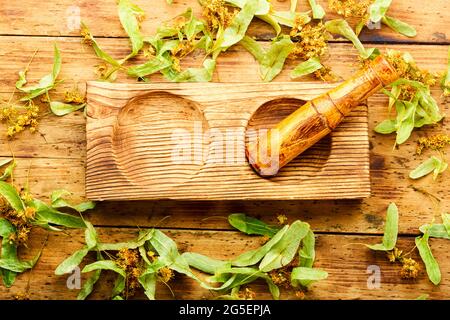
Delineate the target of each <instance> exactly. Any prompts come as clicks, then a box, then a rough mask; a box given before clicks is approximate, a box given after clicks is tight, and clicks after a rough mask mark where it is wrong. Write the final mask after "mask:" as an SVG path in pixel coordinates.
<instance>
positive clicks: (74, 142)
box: [0, 0, 450, 299]
mask: <svg viewBox="0 0 450 320" xmlns="http://www.w3.org/2000/svg"><path fill="white" fill-rule="evenodd" d="M136 2H137V3H138V4H139V5H140V6H142V7H143V8H144V9H145V10H146V11H147V14H148V15H147V19H146V20H145V22H144V24H143V30H144V33H145V34H146V35H149V34H152V33H153V32H154V30H155V28H156V26H157V25H158V23H159V22H160V21H162V20H165V19H167V18H170V17H172V16H174V15H175V14H177V13H179V12H181V11H183V10H185V9H186V7H187V6H191V7H193V8H198V7H197V1H196V0H180V1H178V0H175V1H174V5H173V6H167V5H166V4H165V0H152V1H147V0H136ZM273 3H274V5H275V6H276V7H277V8H285V9H286V8H287V7H288V6H289V2H288V1H276V0H275V1H273ZM319 3H321V4H322V5H324V7H325V9H326V10H327V11H328V8H327V5H326V0H319ZM155 4H158V5H155ZM73 5H75V6H78V7H79V8H80V11H81V18H82V19H83V21H85V22H86V23H87V24H88V25H89V26H90V27H91V29H92V31H93V33H94V35H95V36H97V37H98V41H99V43H100V44H101V46H102V47H103V48H104V49H105V50H106V51H107V52H109V53H111V55H112V56H114V57H116V58H122V57H124V56H125V55H127V54H128V53H129V51H130V47H129V41H128V39H122V38H119V37H124V36H125V35H124V32H123V30H122V29H121V27H120V23H119V20H118V18H117V14H116V8H115V2H114V1H93V0H70V1H69V0H60V1H48V2H42V1H37V0H24V1H17V0H11V1H1V2H0V17H1V19H0V71H1V72H2V77H1V78H0V101H3V100H8V99H9V97H10V93H11V92H12V88H13V87H14V83H15V82H16V80H17V72H18V71H19V70H22V69H23V68H24V67H25V66H26V65H27V63H28V61H29V59H30V57H31V56H32V55H33V53H34V51H35V50H36V49H39V52H38V54H37V56H36V57H35V59H34V61H33V63H32V65H31V67H30V72H29V77H28V78H29V80H30V81H36V80H37V79H39V78H40V77H42V76H43V75H45V74H47V73H48V72H49V71H50V69H51V63H52V57H53V46H52V43H53V42H54V41H57V42H58V44H59V46H60V48H61V49H62V58H63V68H62V73H61V78H62V79H64V80H65V81H64V83H62V84H61V85H60V86H59V87H58V89H57V90H55V91H54V92H52V93H51V96H52V98H55V99H58V98H60V97H61V96H62V95H63V93H64V91H65V90H68V89H71V88H72V87H73V86H74V85H75V84H76V83H78V85H79V87H80V89H82V90H84V82H85V81H87V80H94V79H96V75H95V73H94V70H95V69H94V66H95V65H96V64H99V63H100V61H99V59H97V58H96V57H95V56H94V54H93V52H92V51H91V49H90V48H87V47H85V46H82V45H81V44H80V40H79V38H76V37H74V36H77V35H78V33H79V31H78V30H77V29H76V28H75V29H73V30H70V29H69V28H68V24H67V22H69V21H70V18H71V11H70V10H69V11H68V9H69V8H70V6H73ZM307 8H308V6H307V4H306V0H301V1H299V9H300V10H301V11H304V10H306V9H307ZM195 10H196V12H198V10H197V9H195ZM389 14H390V15H392V16H394V17H396V18H399V19H402V20H404V21H406V22H408V23H409V24H411V25H413V26H415V27H416V28H417V31H418V35H417V37H415V38H411V39H410V38H405V37H403V36H401V35H398V34H396V33H394V32H393V31H391V30H389V29H388V28H383V29H382V30H373V31H370V32H369V31H367V30H365V31H364V32H363V34H362V35H361V38H362V39H363V41H367V42H371V43H374V42H375V43H377V45H376V46H377V47H379V48H380V49H384V48H386V47H388V48H394V49H399V50H402V51H409V52H410V53H411V54H412V55H413V56H414V58H415V59H416V60H417V61H418V64H419V65H420V66H422V67H425V68H427V69H430V70H431V71H443V70H444V69H445V67H446V57H447V49H448V47H447V46H446V45H438V44H448V43H449V39H448V30H449V27H448V22H449V21H450V20H449V15H450V10H449V2H448V1H446V0H435V1H432V2H427V3H426V4H424V3H423V2H418V1H417V0H411V1H404V0H401V1H400V0H399V1H394V2H393V5H392V8H391V10H390V12H389ZM334 17H335V16H333V15H328V16H327V18H329V19H331V18H334ZM249 31H250V34H251V35H252V36H255V37H257V38H258V39H260V40H264V42H262V43H261V44H262V45H263V46H266V45H267V44H268V42H267V40H269V39H270V38H271V37H273V32H272V30H270V27H268V26H267V25H266V24H264V23H261V22H256V23H253V24H252V25H251V27H250V30H249ZM2 35H3V36H2ZM8 35H9V36H8ZM27 35H29V36H27ZM64 35H68V36H70V37H64ZM46 36H49V37H46ZM55 36H57V38H56V37H55ZM104 37H114V38H104ZM336 40H337V41H338V42H340V41H343V39H342V38H337V39H336ZM383 42H390V43H393V44H392V45H384V44H382V43H383ZM400 42H407V43H409V44H399V43H400ZM396 43H397V44H396ZM420 43H427V45H421V44H420ZM367 46H368V47H369V46H370V45H367ZM373 46H375V45H373ZM202 58H203V57H201V56H198V55H196V54H194V55H192V56H190V57H188V58H187V59H186V60H185V62H184V64H183V67H191V66H199V65H200V61H201V59H202ZM357 61H358V55H357V52H356V51H355V50H354V48H353V47H352V46H351V45H349V44H347V43H332V44H331V46H330V55H329V57H327V61H325V62H326V64H327V65H330V66H332V67H333V69H334V71H335V72H336V73H337V74H338V75H340V76H342V77H343V78H346V77H348V76H350V75H351V74H352V73H353V72H354V71H355V69H356V68H357V67H358V63H357ZM141 62H142V58H138V59H136V60H133V61H131V62H130V63H132V64H134V63H141ZM295 64H296V62H295V61H288V63H287V66H286V69H285V70H284V71H283V72H282V73H281V74H280V75H279V76H278V77H277V79H276V81H288V80H289V72H290V71H291V70H292V68H293V67H294V66H295ZM258 69H259V68H258V66H257V63H256V62H255V61H254V59H253V57H252V56H251V55H250V54H248V53H247V52H245V50H243V49H242V48H241V47H239V46H236V47H233V48H232V49H231V50H229V52H227V53H225V54H223V55H221V56H220V58H219V61H218V67H217V71H216V73H215V75H214V81H221V82H242V81H246V82H258V81H260V77H259V74H258ZM151 80H152V81H161V80H162V78H161V77H158V76H156V77H152V79H151ZM305 80H306V81H308V80H312V79H311V78H310V77H305V78H303V79H300V81H305ZM118 82H127V83H133V82H135V80H134V79H131V78H128V77H127V76H126V75H124V74H123V73H122V74H119V77H118ZM433 94H434V96H435V98H436V99H437V100H438V102H439V104H440V106H441V107H442V109H443V110H444V111H445V112H446V113H448V103H446V102H445V101H444V100H443V99H442V97H441V91H440V90H439V89H437V88H435V89H434V90H433ZM369 104H370V106H371V108H370V110H369V130H370V131H369V132H370V158H371V163H370V168H371V170H370V172H371V184H372V195H371V197H370V198H367V199H364V200H362V201H359V200H326V201H271V200H267V201H172V200H164V201H135V202H103V203H100V204H99V205H98V206H97V208H96V209H95V210H94V212H92V213H91V214H88V215H87V217H88V218H89V220H90V221H92V222H93V223H94V224H95V225H97V226H109V227H106V228H100V233H101V235H102V238H103V239H104V240H105V241H115V240H126V239H130V238H132V237H134V236H135V230H136V229H135V228H136V227H138V226H140V227H145V226H159V227H162V226H164V227H166V228H169V229H170V228H180V229H183V230H178V231H171V232H170V235H171V236H173V237H174V238H175V239H176V241H177V242H178V244H179V247H180V249H182V250H185V249H186V248H189V246H191V247H190V248H192V250H193V251H197V252H201V253H205V254H209V255H211V256H213V257H217V258H222V257H223V258H227V257H232V256H234V255H235V254H237V253H239V252H240V250H242V251H243V250H246V249H248V248H250V247H245V246H246V245H249V246H252V247H253V246H256V245H257V243H256V242H257V240H255V239H254V238H248V237H243V236H242V235H239V234H236V233H231V232H225V231H223V230H225V229H229V228H230V227H229V225H228V223H227V222H226V219H225V218H226V216H227V215H228V214H230V213H231V212H244V213H247V214H251V215H253V216H256V217H260V218H263V219H264V220H266V221H269V222H275V221H276V218H275V214H277V213H284V214H286V215H287V217H288V219H289V221H291V222H292V221H293V220H295V219H301V220H304V221H307V222H309V223H310V224H311V225H312V227H313V229H314V230H315V231H323V232H327V233H335V234H332V235H319V236H318V258H319V261H318V263H317V265H319V266H321V267H324V268H326V269H327V271H329V272H330V278H329V280H327V282H320V283H318V284H317V285H315V286H314V287H313V290H312V291H311V292H310V293H309V294H308V298H317V299H331V298H335V299H368V298H374V299H386V298H394V299H397V298H404V299H414V298H416V297H417V296H419V295H420V294H424V293H429V294H430V298H431V299H449V292H450V290H449V283H448V279H449V278H450V276H449V266H448V261H449V259H448V252H449V251H448V241H445V240H437V241H436V240H432V241H431V243H432V248H433V252H434V254H435V256H436V258H437V259H438V261H439V263H440V265H441V269H442V270H441V271H442V273H443V282H442V284H441V286H439V287H435V286H433V285H431V283H430V282H429V281H428V280H427V279H426V276H425V274H423V273H422V274H421V276H420V279H419V280H418V282H408V281H405V280H400V279H399V278H398V266H392V265H391V264H389V263H388V262H387V261H386V260H385V258H384V256H383V255H378V254H374V253H372V252H370V251H368V250H367V249H365V248H363V247H361V246H354V245H350V243H355V242H364V243H376V242H379V241H380V239H379V238H378V237H371V236H369V237H367V236H349V235H345V233H348V232H350V233H368V234H381V233H382V232H383V228H384V223H383V222H384V218H385V213H386V207H387V205H388V203H389V202H391V201H394V202H396V203H397V205H398V206H399V209H400V226H399V230H400V233H401V234H417V233H418V230H417V228H418V226H420V225H422V224H424V223H428V222H430V221H431V220H432V219H433V218H436V219H439V212H437V211H435V208H434V207H433V203H432V202H431V201H430V199H428V197H427V196H424V195H422V194H420V193H417V192H415V191H414V190H413V189H412V186H417V187H421V188H424V189H426V190H427V191H428V192H430V193H432V194H434V195H436V196H438V197H439V198H440V199H441V201H440V208H439V210H442V211H447V212H450V201H448V199H450V193H449V192H450V190H449V188H448V186H447V183H446V180H448V179H447V178H448V172H446V173H445V174H444V176H443V177H442V178H441V179H439V180H438V181H437V182H432V180H431V178H425V179H422V180H420V181H411V180H409V179H408V178H407V175H408V173H409V171H410V170H411V169H412V168H414V167H415V166H417V165H418V164H419V163H420V162H421V161H423V160H424V159H425V158H426V157H428V156H429V155H430V154H426V155H423V156H417V155H415V154H414V149H415V141H416V140H417V138H418V137H421V136H428V135H431V134H434V133H438V132H447V133H449V132H450V127H449V122H448V121H447V120H444V122H443V123H442V125H438V126H434V127H424V128H422V129H420V130H415V132H414V133H413V135H412V137H411V139H410V141H408V142H407V143H406V144H404V145H402V146H401V147H400V148H398V149H396V150H393V143H394V138H393V136H392V135H388V136H382V135H377V134H375V133H373V131H372V129H373V128H374V126H375V125H376V124H377V123H379V122H380V121H381V120H383V119H385V118H386V117H387V108H386V105H387V98H386V97H385V96H383V95H381V94H378V95H375V96H373V97H372V98H371V99H369ZM43 113H44V115H43V116H42V118H41V124H40V126H39V132H38V133H37V134H34V135H32V134H29V133H27V132H25V133H23V134H21V135H20V136H18V137H17V138H15V139H13V140H12V141H8V140H6V139H3V137H2V136H0V156H3V157H5V156H10V155H11V150H12V151H13V152H14V153H15V155H16V156H17V157H18V164H19V166H18V168H17V170H16V174H15V179H16V180H15V181H16V182H17V183H19V184H23V183H25V182H26V181H30V187H31V190H32V192H33V194H34V195H35V196H37V197H40V198H46V197H48V196H49V194H50V193H51V191H52V190H54V189H57V188H66V189H68V190H70V191H72V192H74V200H75V199H81V198H83V197H84V193H85V190H84V176H85V169H84V166H85V152H86V141H85V118H84V117H83V115H82V113H80V112H77V113H74V114H71V115H68V116H66V117H63V118H58V117H55V116H53V115H51V114H49V113H46V112H45V111H44V112H43ZM3 132H4V126H3V125H2V124H0V134H1V133H3ZM28 170H30V172H29V174H28ZM165 217H168V218H165ZM163 218H165V219H163ZM111 226H117V227H119V228H112V227H111ZM124 226H129V227H133V229H126V228H124ZM190 229H192V230H190ZM199 229H200V230H199ZM207 229H210V230H220V231H206V230H207ZM43 240H44V233H38V234H37V235H33V236H32V242H31V243H30V251H28V255H27V256H28V257H31V256H32V255H33V254H34V253H36V252H37V251H38V250H39V249H40V248H41V244H42V241H43ZM81 240H82V233H81V232H78V233H74V234H71V237H66V236H65V235H63V234H52V235H51V236H50V238H49V242H48V244H47V247H46V248H45V249H44V253H43V258H42V259H41V261H40V262H39V263H38V265H37V266H36V269H34V271H33V272H32V273H31V274H30V273H25V274H24V275H22V276H20V277H19V279H18V282H17V284H16V285H15V286H14V287H13V288H11V289H8V290H6V289H4V287H1V286H0V297H1V298H5V299H6V298H8V299H9V298H11V297H12V296H13V295H14V294H15V293H18V292H21V291H22V292H23V291H24V289H25V287H26V285H27V282H28V279H30V284H31V288H30V290H31V293H32V297H34V298H36V299H57V298H64V299H73V298H75V297H76V294H77V292H76V291H70V290H68V289H67V287H66V280H67V279H66V278H65V277H55V276H53V271H54V268H55V267H56V266H57V265H58V263H60V261H62V260H63V259H64V258H66V257H67V256H69V255H70V254H71V253H72V252H73V251H74V250H76V249H78V248H80V247H81V245H82V244H81ZM399 245H400V246H401V248H402V249H407V250H408V249H409V248H412V247H413V239H412V238H410V237H402V238H400V240H399ZM368 264H375V265H380V266H381V268H382V276H383V278H382V286H381V288H380V289H374V290H368V289H367V274H366V268H367V265H368ZM112 285H113V284H112V279H111V278H109V277H106V279H103V280H102V282H101V284H100V286H99V287H98V288H97V292H96V294H95V295H94V298H98V299H102V298H106V299H107V298H109V295H108V293H109V292H110V289H111V287H112ZM173 288H174V289H175V293H176V298H180V299H181V298H203V297H208V298H209V297H211V296H210V294H209V292H205V291H203V290H199V287H198V286H197V285H195V284H193V283H192V282H191V281H189V280H188V279H185V278H183V277H180V278H177V280H176V282H174V284H173ZM254 289H255V291H256V292H257V295H258V297H262V298H270V297H269V295H268V292H267V288H266V286H265V285H264V284H258V285H256V286H255V287H254ZM291 297H293V296H292V295H283V296H282V298H291ZM158 298H168V299H170V298H172V296H171V295H170V292H169V291H168V289H166V288H165V287H163V286H161V287H160V288H158Z"/></svg>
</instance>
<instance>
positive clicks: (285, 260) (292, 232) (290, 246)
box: [259, 221, 310, 272]
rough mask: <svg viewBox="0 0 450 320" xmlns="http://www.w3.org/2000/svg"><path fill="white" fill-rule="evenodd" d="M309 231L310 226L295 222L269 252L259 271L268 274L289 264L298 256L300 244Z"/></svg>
mask: <svg viewBox="0 0 450 320" xmlns="http://www.w3.org/2000/svg"><path fill="white" fill-rule="evenodd" d="M309 230H310V229H309V224H307V223H305V222H301V221H295V222H294V223H293V224H292V225H291V226H290V227H289V229H288V230H287V231H286V233H285V234H284V236H283V237H282V238H281V240H280V241H279V242H278V243H276V244H275V245H274V246H273V247H272V248H271V249H270V251H269V252H267V254H266V255H265V256H264V258H263V259H262V261H261V263H260V264H259V269H260V270H261V271H264V272H268V271H271V270H273V269H278V268H281V267H284V266H285V265H287V264H289V263H290V262H291V261H292V260H293V259H294V257H295V255H296V254H297V252H298V248H299V245H300V242H301V240H302V239H303V238H304V237H305V236H306V235H307V233H308V231H309Z"/></svg>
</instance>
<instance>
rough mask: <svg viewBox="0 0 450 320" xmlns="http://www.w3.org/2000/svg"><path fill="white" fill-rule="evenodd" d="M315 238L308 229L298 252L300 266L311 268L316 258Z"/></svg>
mask: <svg viewBox="0 0 450 320" xmlns="http://www.w3.org/2000/svg"><path fill="white" fill-rule="evenodd" d="M315 244H316V239H315V237H314V233H313V232H312V231H311V230H309V231H308V233H307V234H306V236H305V237H304V238H303V240H302V247H301V249H300V252H299V256H300V267H306V268H312V266H313V265H314V260H315V259H316V252H315Z"/></svg>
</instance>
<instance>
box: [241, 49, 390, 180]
mask: <svg viewBox="0 0 450 320" xmlns="http://www.w3.org/2000/svg"><path fill="white" fill-rule="evenodd" d="M398 78H399V75H398V73H397V72H396V70H395V69H394V68H393V67H392V66H391V64H390V63H389V62H388V61H387V60H386V59H385V58H384V57H383V56H381V55H380V56H378V57H377V58H375V59H374V60H373V61H371V62H370V63H369V64H367V65H366V66H365V67H364V68H362V69H361V70H360V71H358V72H357V73H356V74H355V75H354V76H353V77H351V78H350V79H348V80H347V81H345V82H343V83H342V84H340V85H339V86H337V87H336V88H334V89H332V90H330V91H328V92H327V93H325V94H323V95H320V96H319V97H317V98H315V99H313V100H311V101H309V102H307V103H305V104H304V105H303V106H301V107H300V108H299V109H297V110H296V111H294V112H293V113H292V114H290V115H289V116H288V117H286V118H285V119H283V120H282V121H281V122H279V123H278V124H277V125H276V126H275V127H274V128H272V129H270V130H268V131H265V132H263V134H261V132H260V133H259V134H258V136H257V138H256V139H254V140H252V141H249V142H248V143H247V144H246V150H245V153H246V156H247V159H248V161H249V163H250V165H251V166H252V167H253V168H254V169H255V171H256V172H257V173H258V174H259V175H261V176H264V177H270V176H274V175H276V174H277V173H278V171H279V170H280V168H282V167H283V166H285V165H286V164H287V163H289V162H290V161H291V160H293V159H294V158H296V157H297V156H298V155H299V154H301V153H302V152H303V151H305V150H306V149H308V148H309V147H311V146H312V145H314V144H315V143H316V142H317V141H319V140H320V139H322V138H323V137H324V136H326V135H327V134H329V133H330V132H331V131H332V130H333V129H334V128H336V127H337V125H338V124H339V123H340V122H341V121H342V120H343V118H344V117H345V116H346V115H348V114H349V113H350V112H351V111H352V109H353V108H354V107H356V106H358V105H360V104H361V103H362V102H363V101H365V100H366V99H367V98H368V97H370V96H371V95H373V94H374V93H376V92H377V91H379V90H380V89H381V88H382V87H384V86H387V85H389V84H390V83H392V82H394V81H395V80H397V79H398Z"/></svg>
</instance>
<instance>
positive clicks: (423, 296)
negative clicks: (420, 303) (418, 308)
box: [415, 293, 429, 300]
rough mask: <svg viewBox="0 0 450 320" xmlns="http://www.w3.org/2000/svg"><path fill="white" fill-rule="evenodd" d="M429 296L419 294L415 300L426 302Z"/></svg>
mask: <svg viewBox="0 0 450 320" xmlns="http://www.w3.org/2000/svg"><path fill="white" fill-rule="evenodd" d="M428 297H429V295H428V294H426V293H425V294H421V295H420V296H418V297H417V298H416V299H415V300H428Z"/></svg>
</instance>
